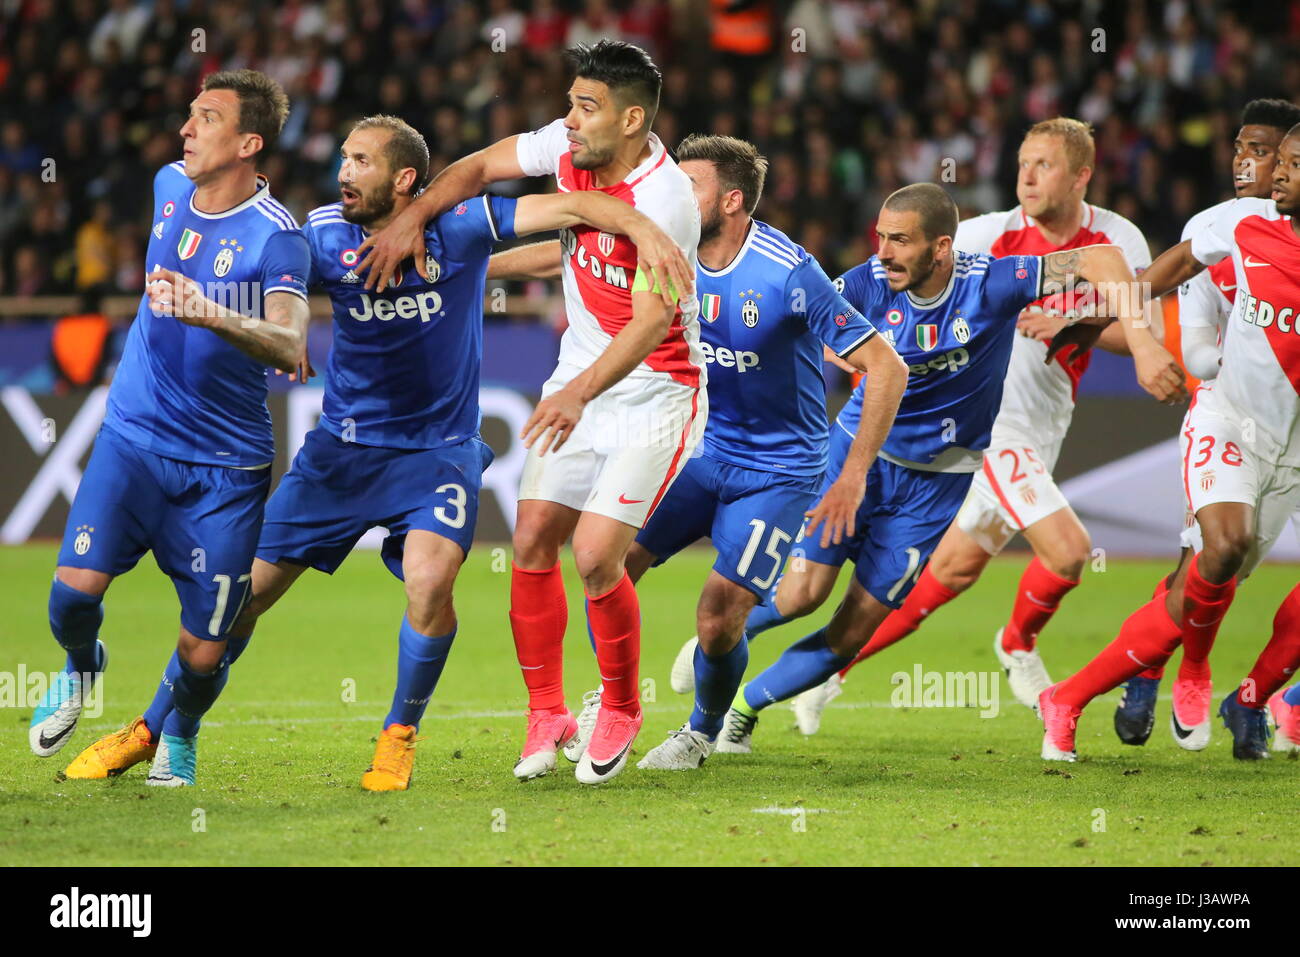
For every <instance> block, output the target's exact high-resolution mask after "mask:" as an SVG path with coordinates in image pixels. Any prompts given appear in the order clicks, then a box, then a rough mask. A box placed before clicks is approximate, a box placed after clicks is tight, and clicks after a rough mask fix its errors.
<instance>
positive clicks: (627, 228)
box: [515, 190, 695, 306]
mask: <svg viewBox="0 0 1300 957" xmlns="http://www.w3.org/2000/svg"><path fill="white" fill-rule="evenodd" d="M580 225H582V226H590V227H592V228H593V229H599V230H601V231H603V232H607V233H615V234H618V235H623V236H626V237H627V238H628V239H630V240H632V244H633V245H634V246H636V254H637V261H638V262H639V264H640V266H641V267H642V268H644V269H646V270H647V272H648V273H649V275H650V279H651V280H652V281H653V283H654V285H655V286H656V287H657V288H658V289H659V290H660V294H661V295H662V296H663V299H664V303H665V304H666V305H668V306H674V305H676V303H677V297H678V296H679V295H680V296H685V295H688V294H689V293H690V291H691V289H692V287H693V286H694V284H695V271H694V270H693V269H692V268H691V266H690V263H688V262H687V261H686V256H685V255H684V254H683V253H682V250H681V248H680V247H679V246H678V245H677V244H676V243H675V242H673V239H672V237H671V236H669V235H668V234H667V233H666V232H664V231H663V229H662V228H660V227H659V225H658V224H656V223H655V222H654V220H652V219H650V217H649V216H646V215H645V214H644V213H641V212H639V211H638V210H637V209H636V208H635V207H633V206H631V205H630V204H628V203H625V202H623V201H622V200H619V199H615V198H614V197H612V196H606V195H605V194H604V193H599V192H594V191H590V190H584V191H580V192H570V193H554V194H550V195H538V196H522V197H520V198H519V201H518V202H517V203H516V205H515V234H516V235H519V236H524V235H526V234H528V233H539V232H544V231H546V230H549V229H566V228H568V227H570V226H580Z"/></svg>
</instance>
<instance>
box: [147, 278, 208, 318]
mask: <svg viewBox="0 0 1300 957" xmlns="http://www.w3.org/2000/svg"><path fill="white" fill-rule="evenodd" d="M144 279H145V290H146V291H147V292H148V293H149V308H150V309H152V310H153V314H154V315H155V316H175V317H176V318H177V319H179V320H180V321H181V322H183V323H185V324H186V325H190V326H203V325H207V320H208V319H209V317H210V315H211V308H210V307H211V306H212V305H213V304H212V303H211V302H210V301H209V300H208V298H207V296H205V295H203V289H202V287H201V286H200V285H199V284H198V283H196V282H195V281H194V280H193V279H190V278H189V277H188V276H182V275H181V274H180V273H178V272H176V271H175V270H172V269H155V270H154V271H153V272H151V273H149V275H147V276H145V277H144Z"/></svg>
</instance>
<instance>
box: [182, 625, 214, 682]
mask: <svg viewBox="0 0 1300 957" xmlns="http://www.w3.org/2000/svg"><path fill="white" fill-rule="evenodd" d="M177 651H178V652H179V653H180V658H181V661H183V662H184V663H185V665H186V667H188V668H189V669H190V670H191V671H194V672H197V673H198V674H201V675H210V674H212V673H213V672H214V671H216V670H217V669H218V668H220V667H221V658H222V656H223V655H224V654H225V653H226V643H225V642H224V641H204V640H203V639H202V638H197V637H195V636H194V635H191V634H190V633H189V632H187V631H184V630H182V631H181V640H180V643H179V644H178V645H177Z"/></svg>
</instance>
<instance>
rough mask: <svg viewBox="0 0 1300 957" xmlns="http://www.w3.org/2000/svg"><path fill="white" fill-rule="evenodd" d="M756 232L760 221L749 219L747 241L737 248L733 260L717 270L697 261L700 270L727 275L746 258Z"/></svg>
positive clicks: (711, 273) (706, 273) (709, 273)
mask: <svg viewBox="0 0 1300 957" xmlns="http://www.w3.org/2000/svg"><path fill="white" fill-rule="evenodd" d="M756 232H758V223H757V222H755V221H754V220H752V219H751V220H750V221H749V232H747V233H745V241H744V242H743V243H741V244H740V248H739V249H738V250H736V255H734V256H732V257H731V262H729V263H727V264H726V265H725V266H723V267H722V268H721V269H719V270H718V271H717V272H714V271H713V270H712V269H709V268H707V267H706V266H705V265H704V263H702V262H697V263H696V265H698V266H699V267H700V272H702V273H704V275H706V276H712V277H717V276H725V275H726V274H727V273H729V272H731V270H733V269H735V268H736V267H737V266H739V265H740V261H741V260H742V259H744V258H745V253H747V252H749V244H750V243H751V242H752V241H753V239H754V234H755V233H756Z"/></svg>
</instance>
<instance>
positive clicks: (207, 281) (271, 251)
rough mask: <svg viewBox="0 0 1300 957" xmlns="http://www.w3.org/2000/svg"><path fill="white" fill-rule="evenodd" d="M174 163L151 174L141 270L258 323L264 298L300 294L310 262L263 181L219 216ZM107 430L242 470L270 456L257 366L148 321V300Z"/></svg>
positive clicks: (197, 336) (209, 334)
mask: <svg viewBox="0 0 1300 957" xmlns="http://www.w3.org/2000/svg"><path fill="white" fill-rule="evenodd" d="M193 197H194V183H193V182H191V181H190V179H189V177H187V176H186V175H185V165H184V164H183V163H180V162H176V163H171V164H170V165H168V166H164V167H163V168H162V169H161V170H159V171H158V173H157V175H156V176H154V209H153V221H154V227H153V231H152V234H151V235H150V237H149V247H148V251H147V252H146V254H145V263H146V265H147V267H148V268H149V269H150V270H155V269H159V268H163V269H171V270H174V271H176V272H179V273H181V274H182V275H184V276H186V277H188V278H190V279H192V280H194V281H195V282H197V283H198V284H199V285H200V287H202V289H203V291H204V293H205V294H206V295H207V296H208V298H209V299H212V300H213V301H215V302H217V303H220V304H221V305H224V306H226V307H227V308H230V309H234V310H235V311H237V312H238V313H240V314H241V315H245V316H251V317H253V318H261V316H262V300H263V297H264V296H266V295H268V294H269V293H272V292H287V293H292V294H293V295H296V296H302V297H303V298H304V299H306V297H307V274H308V270H309V268H310V255H309V253H308V251H307V242H306V240H305V239H304V238H303V235H302V232H301V231H300V230H299V229H298V224H297V223H296V222H294V219H293V217H292V216H291V215H289V212H288V210H286V209H285V208H284V207H283V206H281V205H280V204H279V203H278V202H276V201H275V200H274V199H272V198H271V190H270V187H269V185H268V184H267V182H266V180H265V179H264V178H262V177H259V178H258V187H257V192H255V193H254V194H253V195H252V196H250V197H249V198H248V199H246V200H244V202H242V203H240V204H239V205H238V206H235V207H234V208H232V209H228V210H226V211H225V212H223V213H205V212H201V211H199V210H197V209H195V208H194V203H193ZM104 421H105V424H107V425H108V427H109V428H111V429H113V430H114V431H116V432H117V433H119V434H120V435H121V436H123V437H124V438H125V439H127V440H128V441H130V442H132V443H134V444H135V445H138V446H140V447H142V448H145V449H148V450H149V451H151V452H154V453H156V454H158V455H162V456H166V457H168V458H174V459H180V460H181V461H185V462H196V463H201V464H204V465H227V466H232V467H236V468H252V467H258V466H264V465H267V464H269V463H270V461H271V459H272V458H273V457H274V442H273V439H272V436H271V414H270V412H269V411H267V408H266V367H265V366H263V365H262V364H261V363H259V362H257V361H255V360H253V359H251V358H249V357H248V356H247V355H245V354H244V353H243V352H241V351H240V350H239V349H237V348H235V347H234V346H233V345H231V344H230V343H229V342H227V341H226V340H224V339H222V338H221V337H220V336H218V335H217V334H216V333H215V332H213V331H212V330H210V329H203V328H200V327H198V326H189V325H186V324H185V323H184V322H182V321H181V320H180V319H176V318H174V317H172V316H155V315H154V313H153V310H152V309H151V308H150V306H149V296H148V294H147V293H146V294H145V295H143V296H142V297H141V298H140V307H139V309H137V310H136V314H135V322H134V323H133V324H132V326H131V331H130V333H128V335H127V339H126V347H125V349H124V350H123V352H122V361H121V362H120V363H119V364H118V367H117V372H116V374H115V375H114V377H113V386H112V389H111V390H110V391H109V396H108V411H107V414H106V416H105V419H104Z"/></svg>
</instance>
